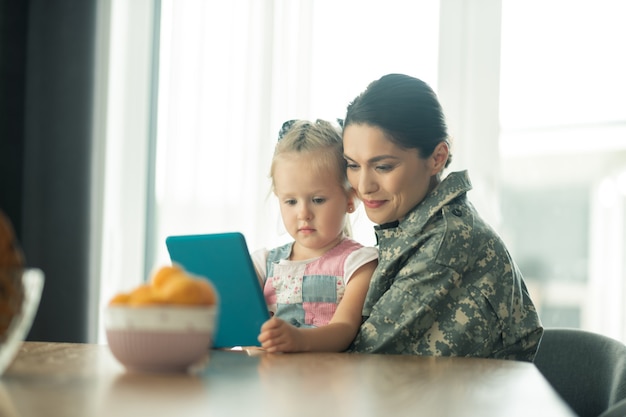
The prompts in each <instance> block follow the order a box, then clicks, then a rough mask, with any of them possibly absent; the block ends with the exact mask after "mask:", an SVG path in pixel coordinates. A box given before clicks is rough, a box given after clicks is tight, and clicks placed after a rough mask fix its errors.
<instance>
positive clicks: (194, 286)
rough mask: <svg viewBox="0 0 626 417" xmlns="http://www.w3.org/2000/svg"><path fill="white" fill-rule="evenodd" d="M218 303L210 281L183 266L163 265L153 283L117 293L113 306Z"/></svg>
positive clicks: (202, 304) (111, 302)
mask: <svg viewBox="0 0 626 417" xmlns="http://www.w3.org/2000/svg"><path fill="white" fill-rule="evenodd" d="M216 302H217V294H216V293H215V289H214V288H213V286H212V285H211V283H210V282H209V281H207V280H206V279H204V278H201V277H195V276H193V275H190V274H188V273H187V272H186V271H185V270H184V269H182V268H181V267H180V266H177V265H173V266H164V267H162V268H160V269H159V270H158V271H157V272H156V273H155V274H154V275H153V276H152V279H151V280H150V282H149V283H146V284H142V285H140V286H138V287H137V288H135V289H134V290H132V291H131V292H129V293H119V294H117V295H115V296H114V297H113V298H112V299H111V301H109V305H128V306H149V305H155V304H160V305H164V304H165V305H167V304H172V305H192V306H210V305H214V304H215V303H216Z"/></svg>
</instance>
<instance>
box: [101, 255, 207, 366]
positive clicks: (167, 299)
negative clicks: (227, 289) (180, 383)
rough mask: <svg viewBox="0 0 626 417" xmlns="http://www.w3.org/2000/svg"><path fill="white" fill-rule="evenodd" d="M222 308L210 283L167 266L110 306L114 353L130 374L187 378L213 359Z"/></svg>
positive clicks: (109, 337) (108, 320)
mask: <svg viewBox="0 0 626 417" xmlns="http://www.w3.org/2000/svg"><path fill="white" fill-rule="evenodd" d="M218 307H219V306H218V295H217V293H216V291H215V288H214V287H213V285H212V284H211V282H210V281H209V280H208V279H207V278H205V277H198V276H195V275H192V274H189V273H188V272H186V271H185V270H184V269H183V268H181V267H180V266H177V265H172V266H164V267H162V268H160V269H158V270H157V271H156V273H155V274H154V275H153V276H152V277H151V279H150V281H149V282H147V283H145V284H141V285H139V286H138V287H136V288H135V289H133V290H131V291H129V292H124V293H119V294H117V295H115V296H114V297H113V298H112V299H111V300H110V301H109V303H108V305H107V306H106V309H105V312H104V313H105V314H104V326H105V330H106V336H107V341H108V344H109V348H110V349H111V353H112V354H113V356H115V358H116V359H117V360H118V361H120V362H121V363H122V364H123V365H124V366H125V367H126V368H127V369H128V370H131V371H148V372H186V371H188V370H189V368H190V367H191V366H193V365H195V364H197V363H199V362H202V361H203V360H205V359H206V358H207V356H208V354H209V350H210V348H211V347H212V343H213V334H214V332H215V324H216V318H217V314H218Z"/></svg>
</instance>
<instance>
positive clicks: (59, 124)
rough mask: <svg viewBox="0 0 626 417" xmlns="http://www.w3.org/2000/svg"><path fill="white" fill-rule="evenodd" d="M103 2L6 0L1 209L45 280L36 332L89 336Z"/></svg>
mask: <svg viewBox="0 0 626 417" xmlns="http://www.w3.org/2000/svg"><path fill="white" fill-rule="evenodd" d="M96 3H97V0H30V1H13V0H0V15H1V17H0V36H1V38H0V75H1V77H0V93H1V94H0V167H1V173H2V177H1V178H2V182H1V184H0V207H2V209H3V210H4V211H5V212H6V213H7V214H8V215H9V217H10V218H11V219H12V221H13V222H14V226H15V229H16V232H17V237H18V239H19V240H20V242H21V244H22V247H23V250H24V253H25V255H26V261H27V265H28V266H31V267H37V268H40V269H42V270H43V272H44V274H45V286H44V292H43V295H42V300H41V305H40V307H39V311H38V313H37V317H36V319H35V323H34V324H33V327H32V329H31V332H30V334H29V337H28V338H29V340H40V341H62V342H85V341H87V340H86V339H87V335H88V332H87V329H88V324H89V323H88V314H87V313H88V308H89V306H88V300H89V290H90V285H89V222H90V219H89V213H90V203H89V199H90V193H89V184H90V180H91V179H90V155H91V149H92V142H91V141H92V132H91V129H92V107H93V106H92V101H93V100H92V95H93V79H94V75H93V74H94V45H95V31H96V24H95V23H96V9H97V7H96V6H97V4H96Z"/></svg>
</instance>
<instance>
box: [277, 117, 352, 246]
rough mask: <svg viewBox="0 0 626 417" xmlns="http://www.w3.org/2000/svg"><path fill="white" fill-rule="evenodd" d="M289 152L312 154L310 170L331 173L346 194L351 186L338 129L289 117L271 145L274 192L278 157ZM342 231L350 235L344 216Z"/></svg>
mask: <svg viewBox="0 0 626 417" xmlns="http://www.w3.org/2000/svg"><path fill="white" fill-rule="evenodd" d="M290 153H300V154H311V155H313V154H315V156H314V157H312V158H311V161H312V162H313V169H314V170H315V171H317V172H320V173H321V172H334V173H335V175H336V178H337V183H338V184H340V185H341V186H342V188H343V189H344V190H345V192H346V195H348V194H349V193H350V191H351V189H352V187H351V186H350V183H349V182H348V176H347V173H346V161H345V159H344V157H343V141H342V137H341V129H340V128H338V127H335V126H333V125H332V124H331V123H330V122H328V121H326V120H320V119H317V120H316V121H315V122H310V121H308V120H290V121H287V122H285V123H284V124H283V126H282V128H281V130H280V133H279V136H278V143H276V147H275V148H274V156H273V157H272V164H271V166H270V175H269V176H270V179H271V180H272V191H274V187H275V184H274V173H275V170H276V164H277V162H278V161H280V159H282V158H283V157H285V155H288V154H290ZM344 233H345V234H346V235H347V236H351V235H352V231H351V228H350V222H349V221H348V218H347V217H346V227H345V228H344Z"/></svg>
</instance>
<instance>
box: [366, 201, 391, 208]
mask: <svg viewBox="0 0 626 417" xmlns="http://www.w3.org/2000/svg"><path fill="white" fill-rule="evenodd" d="M386 202H387V200H363V204H364V205H365V207H367V208H373V209H375V208H379V207H381V206H382V205H383V204H385V203H386Z"/></svg>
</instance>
